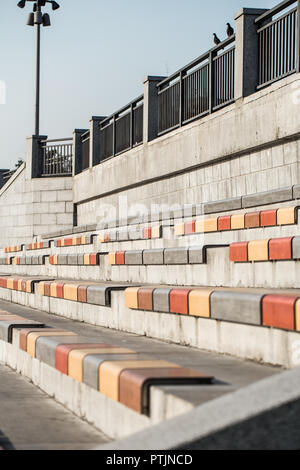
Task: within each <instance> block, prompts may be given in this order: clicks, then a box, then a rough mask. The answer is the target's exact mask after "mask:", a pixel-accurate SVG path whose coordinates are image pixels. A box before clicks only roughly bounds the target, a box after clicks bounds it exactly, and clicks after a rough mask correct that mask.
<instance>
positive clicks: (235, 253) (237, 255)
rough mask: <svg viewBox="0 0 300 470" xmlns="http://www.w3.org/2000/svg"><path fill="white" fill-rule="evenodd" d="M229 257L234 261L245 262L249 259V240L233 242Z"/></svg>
mask: <svg viewBox="0 0 300 470" xmlns="http://www.w3.org/2000/svg"><path fill="white" fill-rule="evenodd" d="M229 259H230V261H232V262H234V263H245V262H246V261H248V242H238V243H231V245H230V247H229Z"/></svg>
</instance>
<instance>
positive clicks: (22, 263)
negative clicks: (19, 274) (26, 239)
mask: <svg viewBox="0 0 300 470" xmlns="http://www.w3.org/2000/svg"><path fill="white" fill-rule="evenodd" d="M25 264H26V258H25V256H22V257H21V258H20V265H22V266H24V265H25Z"/></svg>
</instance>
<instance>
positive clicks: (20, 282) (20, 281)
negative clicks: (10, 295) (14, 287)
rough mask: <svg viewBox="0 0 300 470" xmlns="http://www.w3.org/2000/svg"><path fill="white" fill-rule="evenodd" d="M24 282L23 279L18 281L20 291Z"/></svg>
mask: <svg viewBox="0 0 300 470" xmlns="http://www.w3.org/2000/svg"><path fill="white" fill-rule="evenodd" d="M22 282H23V279H19V280H18V290H22Z"/></svg>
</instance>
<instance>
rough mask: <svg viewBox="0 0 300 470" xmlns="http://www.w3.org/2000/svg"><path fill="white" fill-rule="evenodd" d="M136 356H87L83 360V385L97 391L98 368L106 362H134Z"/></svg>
mask: <svg viewBox="0 0 300 470" xmlns="http://www.w3.org/2000/svg"><path fill="white" fill-rule="evenodd" d="M138 358H139V356H137V355H136V354H88V355H87V356H85V358H84V359H83V364H82V369H83V383H85V384H86V385H88V386H89V387H92V388H94V389H96V390H99V368H100V366H101V364H103V362H107V361H135V360H137V359H138Z"/></svg>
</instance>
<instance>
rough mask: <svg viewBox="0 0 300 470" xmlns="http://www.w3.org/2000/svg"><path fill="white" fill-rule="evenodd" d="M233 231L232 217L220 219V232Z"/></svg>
mask: <svg viewBox="0 0 300 470" xmlns="http://www.w3.org/2000/svg"><path fill="white" fill-rule="evenodd" d="M230 229H231V216H230V215H226V216H223V217H219V218H218V230H219V231H220V232H222V231H225V230H230Z"/></svg>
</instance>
